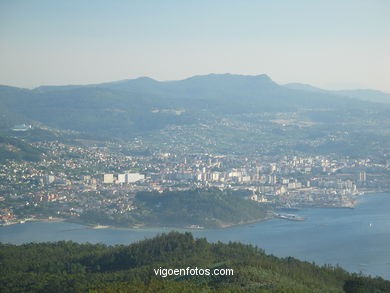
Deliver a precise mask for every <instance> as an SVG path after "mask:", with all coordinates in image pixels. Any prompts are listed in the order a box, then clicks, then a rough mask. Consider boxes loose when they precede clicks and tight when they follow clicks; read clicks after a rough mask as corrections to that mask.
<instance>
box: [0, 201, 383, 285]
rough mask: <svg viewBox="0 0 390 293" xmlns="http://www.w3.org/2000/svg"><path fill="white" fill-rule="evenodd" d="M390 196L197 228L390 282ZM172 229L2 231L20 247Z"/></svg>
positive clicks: (123, 240)
mask: <svg viewBox="0 0 390 293" xmlns="http://www.w3.org/2000/svg"><path fill="white" fill-rule="evenodd" d="M389 210H390V194H369V195H364V196H361V197H359V203H358V205H357V207H356V208H355V209H337V208H335V209H320V208H318V209H305V210H302V211H299V212H298V214H299V215H302V216H305V217H307V220H306V221H303V222H294V221H286V220H281V219H273V220H269V221H265V222H259V223H255V224H249V225H243V226H236V227H231V228H227V229H220V230H192V231H191V232H192V233H193V234H194V235H195V236H196V237H206V238H207V239H208V240H209V241H223V242H228V241H240V242H245V243H250V244H254V245H257V246H259V247H261V248H263V249H265V251H266V253H268V254H271V253H272V254H274V255H276V256H293V257H296V258H298V259H301V260H308V261H310V262H311V261H314V262H316V263H317V264H332V265H336V264H339V265H340V266H342V267H343V268H345V269H347V270H349V271H354V272H359V271H361V272H363V273H364V274H370V275H372V276H376V275H378V276H381V277H383V278H385V279H389V280H390V213H389ZM168 231H170V229H168V228H167V229H139V230H127V229H99V230H93V229H86V228H85V227H84V226H81V225H77V224H71V223H65V222H58V223H26V224H18V225H12V226H5V227H0V241H1V242H9V243H14V244H20V243H25V242H43V241H58V240H72V241H76V242H91V243H98V242H101V243H106V244H111V245H112V244H128V243H131V242H134V241H138V240H142V239H144V238H149V237H153V236H154V235H156V234H158V233H161V232H168Z"/></svg>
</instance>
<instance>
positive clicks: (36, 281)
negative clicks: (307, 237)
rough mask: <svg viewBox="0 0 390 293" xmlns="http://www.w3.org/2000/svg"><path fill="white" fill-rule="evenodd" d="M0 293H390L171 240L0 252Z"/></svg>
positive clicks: (254, 254)
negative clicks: (178, 272)
mask: <svg viewBox="0 0 390 293" xmlns="http://www.w3.org/2000/svg"><path fill="white" fill-rule="evenodd" d="M0 262H1V266H0V288H1V290H0V291H1V292H300V293H301V292H390V282H389V281H385V280H383V279H381V278H369V277H363V276H358V275H352V274H350V273H348V272H346V271H345V270H343V269H341V268H339V267H331V266H324V267H319V266H316V265H314V264H310V263H307V262H302V261H299V260H296V259H294V258H291V257H288V258H277V257H274V256H272V255H266V254H265V253H264V251H263V250H261V249H259V248H256V247H253V246H250V245H245V244H241V243H229V244H223V243H213V244H212V243H208V242H207V241H206V240H205V239H194V238H193V236H192V235H191V234H190V233H185V234H181V233H178V232H171V233H169V234H163V235H159V236H157V237H155V238H153V239H148V240H144V241H141V242H138V243H134V244H131V245H128V246H123V245H120V246H105V245H102V244H77V243H74V242H56V243H40V244H33V243H30V244H24V245H21V246H15V245H10V244H0ZM160 267H162V268H179V269H180V268H187V267H191V268H195V267H198V268H202V269H207V268H209V269H215V268H219V269H222V268H228V269H233V270H234V275H233V276H219V277H217V276H197V277H192V276H186V277H185V276H175V277H166V278H163V277H161V276H156V275H155V273H154V269H158V268H160Z"/></svg>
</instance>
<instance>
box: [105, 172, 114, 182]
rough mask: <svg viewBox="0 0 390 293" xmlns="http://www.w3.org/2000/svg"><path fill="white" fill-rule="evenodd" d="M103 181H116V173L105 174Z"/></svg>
mask: <svg viewBox="0 0 390 293" xmlns="http://www.w3.org/2000/svg"><path fill="white" fill-rule="evenodd" d="M103 183H106V184H109V183H114V174H104V175H103Z"/></svg>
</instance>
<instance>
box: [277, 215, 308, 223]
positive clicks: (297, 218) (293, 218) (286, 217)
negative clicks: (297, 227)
mask: <svg viewBox="0 0 390 293" xmlns="http://www.w3.org/2000/svg"><path fill="white" fill-rule="evenodd" d="M275 217H277V218H279V219H283V220H289V221H304V220H306V218H305V217H301V216H298V215H295V214H275Z"/></svg>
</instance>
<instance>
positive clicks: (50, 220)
mask: <svg viewBox="0 0 390 293" xmlns="http://www.w3.org/2000/svg"><path fill="white" fill-rule="evenodd" d="M386 193H389V192H387V191H374V192H367V191H366V190H365V191H364V192H363V193H362V194H360V195H358V196H357V198H359V197H360V196H361V195H370V194H386ZM356 204H357V203H356ZM356 204H354V205H353V206H306V207H296V208H298V209H307V208H313V209H354V208H355V207H356ZM274 218H277V217H275V215H273V214H271V215H267V216H265V217H263V218H256V219H253V220H248V221H240V222H238V223H223V224H221V225H220V226H218V227H203V228H200V229H199V228H188V227H175V226H173V227H167V226H145V225H143V224H142V225H140V224H136V225H134V226H131V227H130V226H129V227H124V226H115V225H102V224H92V223H82V222H78V221H72V219H66V218H58V217H49V218H27V219H22V220H18V221H15V222H10V223H3V224H0V227H6V226H12V225H17V224H25V223H27V222H43V223H56V222H67V223H71V224H78V225H81V226H84V227H85V229H93V230H100V229H123V230H140V229H181V230H189V231H199V230H214V229H215V230H218V229H226V228H230V227H236V226H242V225H248V224H253V223H258V222H264V221H268V220H271V219H274Z"/></svg>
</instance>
